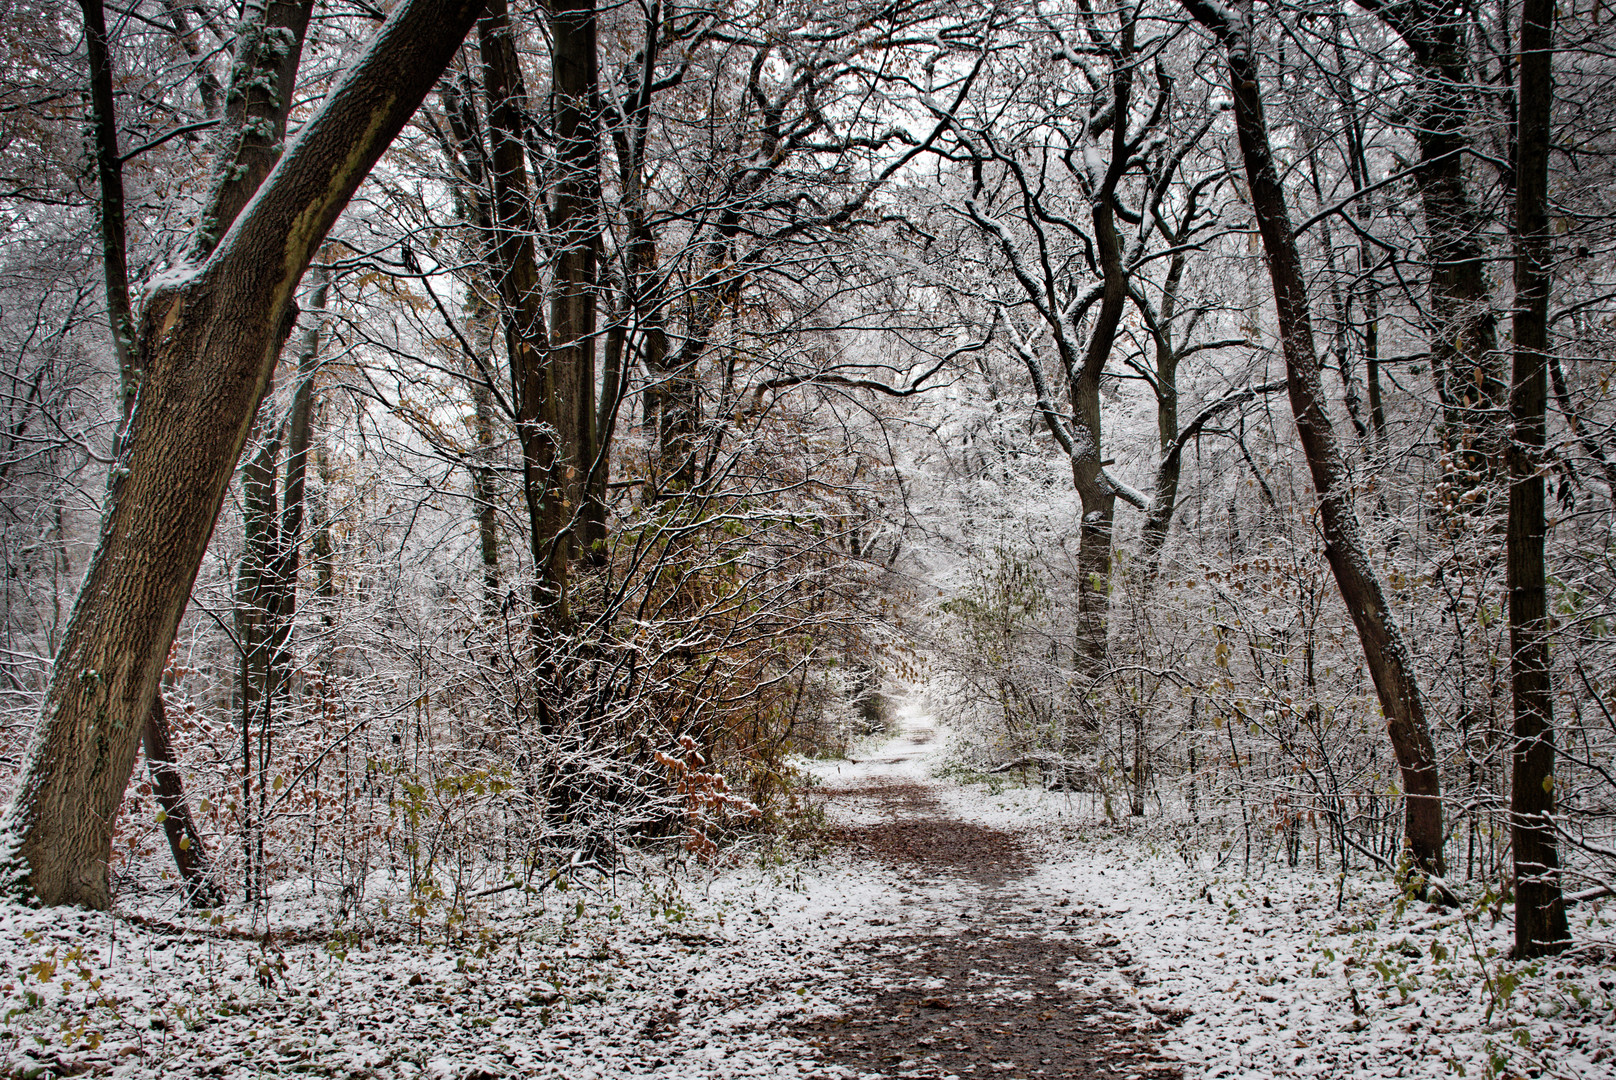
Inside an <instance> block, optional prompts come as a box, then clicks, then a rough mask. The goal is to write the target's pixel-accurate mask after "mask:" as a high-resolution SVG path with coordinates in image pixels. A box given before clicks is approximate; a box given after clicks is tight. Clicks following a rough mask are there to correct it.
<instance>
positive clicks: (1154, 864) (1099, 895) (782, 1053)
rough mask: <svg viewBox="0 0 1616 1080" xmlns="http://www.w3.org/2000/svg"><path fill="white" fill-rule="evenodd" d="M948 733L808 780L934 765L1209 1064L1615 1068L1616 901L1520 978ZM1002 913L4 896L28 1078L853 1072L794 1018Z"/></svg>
mask: <svg viewBox="0 0 1616 1080" xmlns="http://www.w3.org/2000/svg"><path fill="white" fill-rule="evenodd" d="M944 746H945V738H944V733H943V732H942V731H940V730H939V729H938V728H937V726H936V725H935V724H934V723H933V722H932V721H931V719H930V718H929V717H927V716H925V715H924V714H923V713H922V712H920V711H919V710H918V709H911V710H908V711H907V712H906V713H905V714H904V716H903V718H902V730H901V732H900V734H899V735H898V737H897V738H896V739H894V740H892V741H891V742H888V743H886V744H885V745H881V746H876V747H871V748H867V749H866V750H865V751H864V752H863V753H857V752H855V753H854V755H853V757H854V759H856V760H855V761H844V762H821V763H814V764H813V765H812V766H811V771H812V773H813V775H814V776H815V777H816V779H817V780H818V782H819V783H820V784H822V785H826V786H836V787H841V788H854V789H857V788H859V786H860V785H861V784H864V785H880V784H887V783H902V782H912V783H915V784H921V785H924V786H925V789H926V793H927V795H928V797H930V798H932V799H934V800H935V802H936V803H937V804H940V805H941V806H942V807H943V808H944V809H945V812H946V813H947V814H949V815H950V816H952V817H956V818H958V819H960V820H961V821H965V822H971V823H974V824H976V825H979V826H983V827H988V828H997V829H1004V830H1006V831H1011V832H1014V833H1016V834H1017V835H1018V836H1019V837H1020V838H1021V841H1022V843H1023V845H1024V846H1025V847H1027V848H1029V849H1030V850H1032V851H1033V852H1035V853H1036V855H1037V858H1036V860H1035V863H1034V864H1033V865H1032V866H1031V867H1030V868H1029V869H1028V870H1027V871H1026V872H1024V873H1020V874H1019V875H1018V876H1015V877H1014V879H1013V880H1010V881H1008V882H1007V883H1006V884H1005V885H1003V886H1001V887H999V892H998V894H997V895H998V896H999V899H1000V902H1002V899H1003V895H1004V892H1003V890H1004V889H1011V890H1016V891H1017V893H1016V895H1019V896H1022V897H1024V898H1025V909H1026V911H1027V912H1028V913H1029V918H1031V919H1032V920H1034V922H1035V923H1036V921H1037V920H1039V919H1042V920H1044V922H1045V923H1046V926H1047V933H1048V934H1050V935H1051V936H1054V935H1058V934H1072V933H1076V934H1079V935H1081V936H1082V937H1083V939H1084V940H1086V941H1087V942H1088V944H1089V946H1090V948H1091V949H1092V950H1094V951H1095V952H1096V953H1097V954H1098V955H1100V956H1102V957H1104V958H1108V959H1109V960H1110V964H1109V966H1105V967H1102V968H1099V969H1090V971H1089V974H1086V975H1084V976H1083V978H1085V979H1089V980H1098V981H1102V982H1105V983H1106V984H1107V986H1106V988H1107V989H1110V990H1114V991H1116V992H1117V993H1118V994H1121V995H1124V996H1125V998H1126V1000H1128V1001H1132V1002H1135V1003H1137V1005H1138V1006H1139V1017H1140V1020H1141V1023H1148V1024H1151V1025H1153V1030H1156V1031H1157V1032H1158V1034H1157V1035H1156V1037H1157V1039H1158V1040H1159V1043H1160V1048H1161V1052H1163V1053H1165V1054H1166V1055H1168V1056H1170V1057H1172V1058H1175V1059H1177V1060H1179V1061H1181V1062H1182V1063H1183V1065H1184V1069H1185V1073H1186V1075H1187V1076H1204V1077H1208V1078H1224V1077H1292V1076H1296V1077H1303V1076H1307V1077H1312V1076H1319V1077H1348V1076H1351V1077H1393V1076H1410V1077H1414V1076H1420V1077H1444V1076H1451V1075H1466V1076H1472V1077H1474V1076H1484V1075H1495V1076H1500V1077H1502V1076H1508V1075H1520V1076H1534V1075H1542V1076H1556V1077H1603V1076H1616V1007H1613V997H1616V961H1613V957H1616V932H1613V930H1612V928H1611V923H1612V921H1613V918H1616V904H1611V903H1609V902H1606V903H1605V904H1604V905H1601V904H1599V903H1593V904H1588V905H1583V906H1581V907H1580V908H1578V909H1576V911H1575V917H1574V932H1575V934H1576V938H1577V940H1578V942H1579V943H1580V946H1579V949H1578V950H1577V951H1576V952H1575V953H1574V954H1572V955H1570V956H1568V957H1564V958H1559V959H1556V960H1553V961H1550V962H1543V963H1539V964H1537V965H1530V966H1522V965H1515V964H1512V963H1510V962H1508V961H1506V960H1504V959H1502V956H1503V954H1504V952H1505V950H1506V949H1507V946H1508V936H1509V933H1510V924H1509V921H1508V918H1507V911H1506V912H1505V913H1504V914H1505V917H1504V918H1503V919H1502V920H1500V921H1496V922H1495V921H1494V918H1493V916H1494V914H1495V912H1489V911H1487V910H1486V909H1485V908H1484V906H1483V905H1482V904H1480V903H1476V904H1474V905H1473V906H1472V907H1471V908H1468V909H1465V910H1463V911H1460V912H1442V911H1438V910H1434V909H1430V908H1428V907H1427V905H1425V904H1423V903H1413V902H1399V900H1398V898H1397V895H1396V891H1395V889H1394V887H1393V886H1392V884H1391V883H1390V882H1389V881H1387V880H1386V879H1384V878H1376V877H1371V876H1364V875H1355V876H1352V877H1350V878H1349V879H1348V880H1347V881H1345V882H1344V883H1343V882H1339V881H1338V880H1337V878H1336V877H1335V876H1334V875H1332V874H1330V873H1328V872H1325V873H1315V872H1314V871H1313V870H1311V869H1309V868H1298V869H1294V870H1292V869H1275V868H1273V867H1271V866H1270V867H1269V868H1267V869H1266V870H1265V871H1264V872H1262V873H1261V874H1260V875H1258V876H1255V877H1253V878H1252V879H1249V880H1248V879H1243V878H1242V877H1241V875H1240V874H1239V873H1238V872H1237V871H1238V867H1231V866H1230V865H1228V864H1226V865H1225V866H1224V867H1223V868H1222V869H1217V868H1215V859H1214V858H1213V856H1212V853H1210V852H1203V851H1200V850H1197V849H1196V848H1195V847H1194V846H1193V844H1191V843H1189V842H1188V836H1189V834H1188V832H1187V831H1186V830H1184V829H1182V828H1179V827H1175V826H1173V825H1171V824H1169V823H1164V822H1155V823H1150V822H1147V823H1146V824H1145V825H1143V826H1138V827H1132V828H1129V827H1125V826H1118V825H1114V824H1111V823H1108V822H1105V821H1104V820H1103V818H1101V819H1097V818H1096V809H1095V807H1094V806H1092V805H1091V803H1090V801H1089V799H1088V798H1087V797H1085V796H1067V795H1061V794H1054V793H1045V792H1041V791H1036V790H1029V789H1022V788H1008V789H1003V790H999V791H998V792H997V793H995V792H994V791H992V790H990V789H989V788H988V787H986V786H985V785H972V786H961V785H959V784H957V783H954V782H952V781H947V780H940V779H938V778H936V776H935V774H936V773H937V772H938V771H940V769H941V767H942V765H943V764H944V753H945V751H944ZM827 807H828V812H829V813H831V814H833V815H835V816H837V817H838V819H839V820H840V821H841V822H843V823H844V824H851V825H877V824H880V823H881V821H882V820H884V818H883V815H890V813H891V812H892V811H891V809H890V807H887V808H885V809H883V808H882V806H881V804H880V803H879V801H878V800H861V799H859V798H858V797H857V796H856V795H855V796H854V797H851V798H846V799H839V800H835V801H834V803H833V804H827ZM1338 889H1339V891H1340V895H1341V897H1342V903H1341V905H1340V907H1339V908H1338V905H1337V896H1338ZM980 900H981V896H980V889H979V888H977V887H976V886H973V885H971V884H970V883H968V882H961V881H960V880H958V879H953V880H949V879H948V878H947V877H946V876H937V875H926V874H921V873H911V872H905V871H901V870H892V869H888V868H885V867H883V866H879V865H875V864H874V863H872V862H869V861H867V860H864V861H860V860H854V859H850V858H849V857H847V856H846V855H845V854H843V853H839V852H835V851H830V852H825V851H821V850H817V849H815V848H813V847H812V846H808V847H804V848H802V849H800V850H797V851H796V852H795V853H794V854H793V855H792V856H791V857H789V858H781V857H778V856H768V855H760V854H758V853H757V852H752V853H751V854H749V855H747V856H746V857H745V859H744V860H742V861H741V863H740V864H739V865H736V864H734V863H733V862H732V863H731V864H730V865H728V866H726V867H724V868H722V869H718V870H712V871H707V872H700V871H698V872H696V873H694V874H689V873H687V874H685V875H684V876H683V877H681V878H674V877H669V876H665V875H660V874H657V873H653V872H651V871H650V870H649V869H648V870H647V871H646V872H645V873H644V874H643V876H642V877H641V878H640V879H639V880H633V879H621V880H619V881H618V882H617V883H616V886H615V889H614V888H613V887H612V886H611V885H610V884H606V883H602V884H599V885H597V886H596V887H593V888H590V889H581V888H574V889H573V890H571V891H569V892H566V893H556V892H551V893H548V894H546V895H544V896H542V897H538V898H527V899H525V900H524V899H520V898H518V897H517V894H506V895H504V896H500V897H492V898H487V899H486V900H484V901H479V902H476V903H474V904H473V905H472V907H471V909H470V912H469V914H468V916H467V917H466V918H465V920H464V921H463V922H461V923H460V924H459V925H457V926H456V927H455V928H454V929H453V930H452V931H447V930H446V929H445V926H444V919H443V913H442V912H441V911H436V912H432V913H429V915H428V916H427V917H425V918H422V919H419V920H414V921H412V920H411V919H410V918H409V917H406V916H401V915H399V914H398V913H397V907H398V905H395V913H394V914H393V915H392V916H389V917H385V918H384V917H382V916H381V915H379V914H376V915H374V916H373V919H372V922H371V923H370V924H368V925H367V926H365V927H363V928H361V927H358V926H355V925H351V924H350V925H345V926H343V927H338V928H330V927H327V928H324V929H323V930H321V929H319V928H309V927H308V922H309V920H308V915H307V913H308V912H309V911H310V910H314V908H315V905H313V904H311V903H310V902H309V901H307V900H302V901H299V900H297V899H294V898H292V897H290V896H286V897H282V898H281V899H280V901H279V902H278V905H277V907H276V909H275V910H274V911H272V913H271V915H270V917H269V919H268V925H269V929H270V931H271V932H270V933H269V934H268V935H267V936H266V935H265V934H264V933H263V930H264V924H263V922H262V920H260V921H259V922H257V923H256V924H255V923H253V922H252V921H251V920H250V919H249V918H248V916H247V915H246V914H243V913H233V912H230V911H226V912H222V913H220V914H219V915H218V916H215V917H214V919H212V920H192V921H190V922H186V921H184V919H183V918H182V917H180V916H175V915H172V914H167V915H162V916H161V917H156V918H154V917H151V913H146V915H145V916H144V917H140V916H134V915H132V914H131V913H128V912H123V913H119V914H111V915H108V914H95V913H88V912H82V911H76V910H70V911H62V910H49V911H35V910H30V909H26V908H21V907H17V906H6V907H3V908H0V1053H3V1054H4V1056H5V1061H6V1065H5V1068H6V1075H10V1076H19V1077H46V1076H55V1075H76V1074H81V1073H82V1074H93V1075H108V1076H119V1077H149V1076H157V1075H162V1076H164V1077H200V1076H217V1077H226V1078H229V1077H247V1076H262V1075H279V1074H284V1073H292V1072H299V1073H312V1074H315V1075H330V1076H352V1077H400V1078H404V1080H411V1078H416V1077H420V1078H431V1080H492V1078H495V1077H506V1076H512V1077H514V1076H537V1077H544V1076H556V1077H561V1076H565V1077H568V1078H579V1080H583V1078H589V1077H601V1078H607V1077H626V1076H658V1077H667V1078H674V1077H691V1078H695V1077H701V1078H708V1077H711V1078H714V1080H722V1078H728V1077H851V1076H853V1075H856V1074H855V1073H854V1072H853V1071H850V1070H848V1069H846V1068H843V1067H838V1066H829V1065H825V1064H821V1063H819V1062H817V1061H816V1059H815V1055H814V1051H813V1049H812V1047H810V1046H809V1045H808V1044H807V1043H806V1042H805V1041H804V1040H803V1039H802V1038H801V1037H799V1036H798V1035H795V1034H793V1031H792V1029H793V1027H794V1026H795V1025H798V1024H802V1023H805V1022H807V1021H809V1020H811V1019H812V1018H814V1017H832V1016H837V1015H843V1014H845V1012H846V1010H847V1009H848V1008H849V1007H850V1006H852V1005H854V1004H855V1003H856V1002H858V1001H859V1000H862V999H864V998H866V997H868V996H869V995H870V994H871V993H872V992H873V991H874V990H876V989H878V988H879V983H880V975H879V973H878V972H875V971H873V970H871V969H870V967H869V964H870V961H869V955H870V954H871V953H872V951H875V952H877V953H878V950H879V948H880V947H881V942H882V941H883V939H885V938H887V937H889V936H892V935H893V934H895V933H897V930H895V929H894V928H897V927H901V928H902V930H903V932H905V933H909V932H913V931H917V930H924V931H925V932H928V933H932V934H937V933H948V932H950V931H951V930H952V929H954V928H957V927H959V926H961V925H963V924H964V923H965V922H967V921H968V920H970V919H971V918H972V916H973V911H974V905H976V904H978V903H980ZM1074 915H1075V916H1076V917H1077V919H1076V921H1075V922H1074ZM288 927H295V928H299V929H295V930H288V929H287V928H288ZM1096 972H1098V974H1096ZM1152 1014H1153V1015H1152ZM908 1064H909V1065H912V1064H913V1063H912V1062H911V1063H908ZM911 1074H912V1075H917V1074H915V1073H913V1071H912V1070H911ZM864 1075H885V1074H874V1073H865V1074H864ZM892 1075H898V1073H897V1072H894V1073H893V1074H892Z"/></svg>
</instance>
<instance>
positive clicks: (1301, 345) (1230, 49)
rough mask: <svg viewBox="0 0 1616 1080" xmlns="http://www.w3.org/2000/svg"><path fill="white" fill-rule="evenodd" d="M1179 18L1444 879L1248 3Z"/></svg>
mask: <svg viewBox="0 0 1616 1080" xmlns="http://www.w3.org/2000/svg"><path fill="white" fill-rule="evenodd" d="M1181 3H1182V4H1183V6H1184V8H1185V9H1186V10H1187V11H1189V12H1190V14H1192V15H1193V16H1195V18H1196V19H1198V20H1199V21H1200V22H1201V23H1202V24H1203V25H1205V26H1206V27H1207V28H1208V29H1209V30H1211V31H1212V32H1213V33H1214V34H1215V35H1216V36H1217V38H1218V40H1219V42H1220V44H1222V46H1223V48H1224V55H1225V59H1226V60H1227V62H1228V67H1229V87H1230V93H1231V95H1232V97H1233V99H1234V114H1235V128H1236V130H1237V132H1238V134H1239V138H1240V150H1241V154H1242V156H1243V157H1244V159H1245V164H1246V178H1247V182H1248V185H1249V187H1250V190H1251V203H1252V210H1253V212H1254V213H1255V214H1256V218H1257V227H1258V230H1259V232H1261V234H1262V240H1263V249H1264V252H1265V254H1266V256H1267V260H1268V272H1269V277H1270V278H1271V279H1272V282H1273V289H1274V306H1275V309H1276V313H1277V316H1278V319H1279V334H1280V345H1281V348H1282V351H1283V353H1284V356H1285V370H1286V373H1287V375H1288V382H1289V387H1290V398H1291V411H1292V413H1293V414H1294V415H1295V417H1296V431H1297V435H1298V436H1299V437H1300V440H1301V443H1302V452H1303V454H1304V455H1305V456H1306V458H1307V464H1308V470H1309V471H1310V472H1311V473H1312V476H1313V487H1314V489H1315V490H1316V491H1317V493H1318V505H1319V518H1320V522H1321V524H1322V525H1323V531H1324V553H1325V557H1326V558H1327V559H1328V560H1329V563H1330V569H1331V570H1332V571H1333V572H1334V574H1335V580H1336V585H1337V587H1338V588H1339V589H1340V590H1341V598H1342V600H1343V601H1344V602H1345V603H1346V606H1347V611H1348V613H1350V614H1351V616H1352V621H1353V625H1354V626H1356V627H1357V630H1358V639H1359V641H1360V643H1361V644H1362V646H1363V650H1364V660H1365V661H1366V663H1367V665H1368V667H1369V673H1370V677H1371V678H1372V679H1373V680H1374V684H1375V691H1376V694H1377V695H1378V696H1379V698H1380V707H1381V711H1382V712H1383V713H1384V714H1385V716H1386V727H1387V732H1388V734H1389V735H1390V738H1391V743H1392V749H1393V751H1394V753H1395V754H1396V756H1397V764H1398V767H1399V768H1400V769H1401V771H1402V776H1403V792H1404V796H1405V807H1406V810H1405V824H1404V829H1405V835H1406V839H1407V842H1408V845H1409V847H1410V849H1411V853H1412V855H1413V858H1414V861H1415V863H1416V864H1417V865H1418V866H1419V867H1420V868H1421V869H1423V870H1425V871H1428V872H1432V873H1436V874H1441V873H1442V872H1443V870H1444V866H1443V856H1442V841H1443V835H1442V802H1441V786H1440V780H1439V778H1438V775H1437V766H1436V751H1435V748H1434V746H1433V745H1432V742H1431V732H1430V729H1429V728H1428V727H1427V725H1426V722H1425V708H1424V703H1423V702H1422V700H1421V698H1420V692H1419V686H1418V684H1417V683H1416V682H1415V680H1414V672H1413V669H1412V667H1411V666H1410V662H1409V657H1408V652H1407V650H1406V649H1405V648H1404V645H1403V640H1402V635H1401V634H1399V632H1398V630H1397V624H1396V622H1395V621H1394V620H1393V616H1392V613H1391V611H1390V610H1389V609H1388V608H1387V605H1386V599H1385V595H1384V593H1383V592H1382V590H1381V585H1380V579H1379V578H1378V577H1377V576H1376V574H1375V570H1374V566H1373V565H1372V564H1371V563H1370V561H1369V552H1368V546H1367V544H1366V542H1365V540H1364V536H1363V530H1362V527H1361V526H1360V524H1359V522H1358V518H1357V515H1356V514H1355V513H1354V511H1353V509H1352V504H1351V502H1350V501H1349V495H1350V492H1349V490H1348V486H1347V483H1346V476H1347V473H1346V468H1345V463H1344V462H1343V460H1342V454H1341V447H1340V445H1339V444H1338V443H1337V441H1336V437H1335V431H1334V428H1333V427H1332V425H1331V423H1330V416H1329V412H1328V411H1327V400H1326V398H1325V395H1324V387H1323V384H1322V381H1321V379H1320V373H1319V360H1318V354H1317V352H1316V351H1315V348H1314V344H1313V325H1312V315H1311V313H1310V311H1309V308H1308V299H1307V287H1306V283H1305V279H1304V277H1303V274H1302V263H1301V257H1300V255H1299V254H1298V253H1297V249H1296V240H1295V237H1294V235H1293V233H1292V230H1291V224H1290V211H1289V208H1288V207H1287V206H1286V203H1285V191H1284V188H1283V187H1281V185H1280V180H1279V172H1278V169H1277V168H1276V166H1275V163H1274V158H1273V154H1272V151H1271V150H1270V148H1269V141H1268V126H1267V121H1266V119H1265V118H1264V116H1263V105H1262V92H1261V89H1260V85H1259V83H1258V71H1257V55H1256V52H1255V50H1254V47H1253V43H1252V14H1251V0H1237V2H1236V3H1235V4H1234V5H1233V6H1232V7H1224V6H1221V5H1218V6H1214V5H1211V4H1208V3H1205V2H1204V0H1181Z"/></svg>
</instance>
